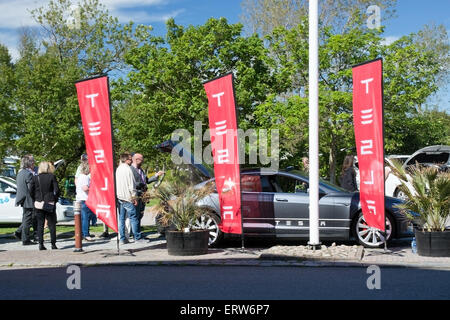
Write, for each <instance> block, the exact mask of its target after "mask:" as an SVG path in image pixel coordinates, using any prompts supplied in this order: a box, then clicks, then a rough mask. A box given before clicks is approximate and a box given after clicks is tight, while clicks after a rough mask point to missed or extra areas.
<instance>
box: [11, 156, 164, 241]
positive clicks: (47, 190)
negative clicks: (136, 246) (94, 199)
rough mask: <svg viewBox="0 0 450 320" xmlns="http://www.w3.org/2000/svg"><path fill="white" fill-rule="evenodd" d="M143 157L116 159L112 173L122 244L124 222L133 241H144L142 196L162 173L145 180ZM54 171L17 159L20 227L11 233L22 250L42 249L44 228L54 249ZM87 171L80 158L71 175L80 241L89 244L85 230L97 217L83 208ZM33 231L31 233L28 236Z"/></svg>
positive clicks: (45, 165) (56, 195) (85, 160)
mask: <svg viewBox="0 0 450 320" xmlns="http://www.w3.org/2000/svg"><path fill="white" fill-rule="evenodd" d="M143 161H144V157H143V155H142V154H140V153H135V154H133V155H131V154H129V153H123V154H121V155H120V165H119V166H118V168H117V170H116V190H117V199H118V203H119V237H120V240H121V242H122V243H123V244H125V243H128V242H129V240H128V238H127V235H126V233H125V224H126V223H125V221H126V219H127V218H128V219H129V221H130V224H131V232H132V234H133V237H134V239H135V241H138V242H142V241H147V239H145V238H144V237H143V236H142V233H141V219H142V217H143V215H144V210H145V203H144V202H143V201H142V199H141V196H142V194H143V193H144V192H145V191H147V184H149V183H151V182H154V181H157V180H158V176H161V175H162V174H163V173H164V172H163V171H159V172H158V173H156V174H155V175H154V176H153V177H151V178H148V177H147V176H146V174H145V173H144V171H143V170H142V168H141V166H142V163H143ZM54 171H55V167H54V166H53V164H52V163H51V162H48V161H42V162H40V163H39V166H38V170H37V172H36V170H35V162H34V157H33V156H32V155H26V156H24V157H23V158H22V159H21V163H20V171H19V172H18V174H17V178H16V184H17V194H16V200H15V205H16V206H21V207H22V208H23V215H22V224H21V225H20V226H19V228H18V229H17V230H16V231H15V232H14V235H15V236H16V238H18V239H21V240H22V244H23V245H24V246H27V245H34V244H39V250H46V247H45V246H44V226H45V222H46V221H47V226H48V228H49V230H50V242H51V247H52V249H58V248H57V246H56V222H57V219H56V203H57V202H58V200H59V196H60V193H61V191H60V189H59V186H58V181H57V179H56V177H55V175H54ZM90 180H91V179H90V169H89V162H88V158H87V155H86V154H84V155H82V156H81V162H80V165H79V166H78V168H77V172H76V174H75V186H76V201H79V202H80V203H81V225H82V237H83V240H85V241H93V240H94V239H93V237H92V236H91V235H90V233H89V226H90V224H91V223H92V224H93V225H94V224H95V223H96V221H97V216H96V215H95V214H94V213H93V212H92V211H91V209H89V207H88V206H87V205H86V200H87V199H88V197H89V188H90ZM31 229H33V233H32V232H31ZM100 237H101V238H108V237H109V233H108V227H107V226H106V225H105V224H104V229H103V233H102V234H101V235H100Z"/></svg>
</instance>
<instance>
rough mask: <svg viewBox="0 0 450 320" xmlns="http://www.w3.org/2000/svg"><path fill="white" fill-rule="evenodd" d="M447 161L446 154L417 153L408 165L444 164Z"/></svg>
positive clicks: (447, 156)
mask: <svg viewBox="0 0 450 320" xmlns="http://www.w3.org/2000/svg"><path fill="white" fill-rule="evenodd" d="M448 161H449V154H448V153H447V152H427V153H419V154H418V155H416V156H415V157H414V158H412V159H411V160H410V161H408V165H414V164H415V163H416V162H418V163H434V164H446V163H447V162H448Z"/></svg>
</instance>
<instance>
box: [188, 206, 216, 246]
mask: <svg viewBox="0 0 450 320" xmlns="http://www.w3.org/2000/svg"><path fill="white" fill-rule="evenodd" d="M192 228H193V229H203V230H209V240H208V245H209V246H212V245H214V244H215V243H216V242H217V240H218V239H219V236H220V232H221V231H220V229H219V223H218V221H216V219H214V218H213V217H212V216H211V215H209V214H204V215H202V216H200V218H198V219H197V220H195V223H194V225H193V226H192Z"/></svg>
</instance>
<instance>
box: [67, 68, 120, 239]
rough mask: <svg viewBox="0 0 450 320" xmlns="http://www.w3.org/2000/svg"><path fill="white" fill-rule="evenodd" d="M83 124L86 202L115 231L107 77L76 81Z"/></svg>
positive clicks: (114, 200)
mask: <svg viewBox="0 0 450 320" xmlns="http://www.w3.org/2000/svg"><path fill="white" fill-rule="evenodd" d="M75 86H76V88H77V94H78V103H79V105H80V113H81V120H82V123H83V130H84V139H85V142H86V151H87V155H88V160H89V167H90V170H91V185H90V188H89V197H88V200H87V201H86V205H87V206H88V207H89V208H90V209H91V210H92V212H94V213H95V214H96V215H97V216H98V218H99V219H100V220H102V221H103V222H104V223H105V224H106V225H107V226H108V227H110V228H111V229H113V230H114V231H116V232H117V230H118V229H117V216H116V195H115V181H114V160H113V149H112V130H111V129H112V128H111V110H110V106H109V88H108V78H107V77H106V76H102V77H97V78H92V79H87V80H82V81H79V82H77V83H76V84H75Z"/></svg>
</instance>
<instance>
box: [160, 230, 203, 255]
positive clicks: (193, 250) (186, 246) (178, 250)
mask: <svg viewBox="0 0 450 320" xmlns="http://www.w3.org/2000/svg"><path fill="white" fill-rule="evenodd" d="M166 240H167V251H168V253H169V255H172V256H196V255H201V254H206V253H208V240H209V231H208V230H195V231H190V232H181V231H169V230H168V231H166Z"/></svg>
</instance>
